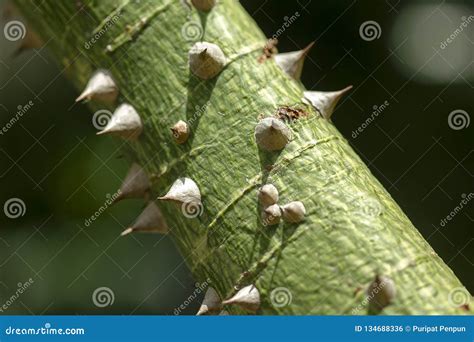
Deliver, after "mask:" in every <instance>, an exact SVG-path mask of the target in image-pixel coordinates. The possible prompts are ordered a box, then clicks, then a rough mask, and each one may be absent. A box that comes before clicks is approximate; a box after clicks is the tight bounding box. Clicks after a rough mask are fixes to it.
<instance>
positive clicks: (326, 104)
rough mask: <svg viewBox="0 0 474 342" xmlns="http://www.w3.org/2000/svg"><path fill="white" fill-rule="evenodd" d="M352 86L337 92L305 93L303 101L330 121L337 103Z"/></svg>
mask: <svg viewBox="0 0 474 342" xmlns="http://www.w3.org/2000/svg"><path fill="white" fill-rule="evenodd" d="M351 89H352V85H350V86H348V87H346V88H344V89H341V90H337V91H305V92H304V93H303V95H304V98H303V101H304V102H306V103H309V104H311V105H312V106H313V107H314V108H316V110H317V111H318V112H319V113H320V114H321V116H322V117H323V118H325V119H326V120H330V119H331V116H332V114H333V113H334V109H335V108H336V106H337V103H338V102H339V100H340V99H341V98H342V96H343V95H344V94H346V93H347V92H348V91H349V90H351Z"/></svg>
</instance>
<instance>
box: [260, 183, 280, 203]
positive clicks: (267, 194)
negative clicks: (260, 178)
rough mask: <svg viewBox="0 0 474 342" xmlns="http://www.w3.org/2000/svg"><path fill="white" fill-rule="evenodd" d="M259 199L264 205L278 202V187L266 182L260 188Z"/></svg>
mask: <svg viewBox="0 0 474 342" xmlns="http://www.w3.org/2000/svg"><path fill="white" fill-rule="evenodd" d="M258 200H259V201H260V204H261V205H262V206H263V207H265V208H266V207H268V206H270V205H272V204H276V203H277V202H278V189H277V188H276V187H275V186H274V185H273V184H265V185H263V186H262V187H261V188H260V189H258Z"/></svg>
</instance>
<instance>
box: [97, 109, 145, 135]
mask: <svg viewBox="0 0 474 342" xmlns="http://www.w3.org/2000/svg"><path fill="white" fill-rule="evenodd" d="M142 130H143V124H142V120H141V119H140V116H139V115H138V113H137V111H136V110H135V108H133V107H132V106H131V105H129V104H127V103H124V104H121V105H120V106H119V107H118V108H117V109H116V110H115V112H114V114H113V115H112V117H111V118H110V120H109V122H108V123H107V126H105V128H104V129H103V130H102V131H100V132H97V135H102V134H114V135H118V136H120V137H122V138H124V139H128V140H134V139H136V138H138V136H139V135H140V134H141V133H142Z"/></svg>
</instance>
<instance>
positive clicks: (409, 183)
mask: <svg viewBox="0 0 474 342" xmlns="http://www.w3.org/2000/svg"><path fill="white" fill-rule="evenodd" d="M0 3H1V4H3V5H4V4H5V2H4V1H3V2H0ZM241 3H242V5H243V6H244V7H246V9H247V10H248V11H249V13H250V14H251V15H252V16H253V17H254V18H255V20H256V21H257V23H258V24H259V25H260V27H261V28H262V29H263V31H264V32H265V34H266V35H267V36H268V37H271V36H272V35H274V34H275V33H276V32H277V31H278V30H279V29H280V28H281V27H282V25H284V23H285V22H287V21H288V18H291V16H294V15H295V13H298V15H297V16H296V17H297V20H296V21H294V22H293V23H292V24H291V25H288V27H285V31H284V32H283V34H281V35H280V36H279V38H278V39H279V44H278V49H279V51H280V52H286V51H290V50H295V49H301V48H302V47H304V46H306V45H307V44H308V43H309V42H311V41H316V45H315V47H314V48H313V49H312V51H311V52H310V55H309V58H308V60H307V61H306V64H305V69H304V73H303V77H302V81H303V83H304V84H305V85H306V87H307V88H309V89H313V90H336V89H341V88H343V87H345V86H346V85H348V84H353V85H354V89H353V90H352V92H351V93H350V96H348V97H346V98H345V99H343V100H342V101H341V104H340V106H339V107H338V109H337V111H336V113H335V114H334V116H333V122H334V124H335V125H336V126H337V127H338V128H339V130H340V131H341V132H342V133H343V134H344V136H345V137H346V138H347V139H348V140H349V142H350V143H351V144H352V146H353V147H354V148H355V150H356V151H357V152H358V153H359V155H360V156H361V157H362V158H363V159H364V160H365V161H366V162H367V164H368V165H369V167H370V168H371V170H372V171H373V173H374V174H375V176H376V177H377V178H378V179H379V180H380V182H382V183H383V184H384V186H385V187H386V188H387V189H388V190H389V192H390V193H391V194H392V196H393V197H394V198H395V200H396V201H397V202H398V203H399V204H400V206H401V207H402V208H403V210H404V211H405V212H406V214H407V215H408V216H409V217H410V219H411V220H412V221H413V222H414V224H415V226H416V227H418V229H419V230H420V232H421V233H422V234H423V235H424V236H425V238H426V239H427V240H428V241H429V243H430V244H431V245H432V246H433V248H434V249H435V251H436V252H437V253H438V254H439V255H440V256H441V257H442V258H443V259H444V260H445V262H446V263H448V264H449V266H450V267H451V268H452V269H453V271H454V272H455V273H456V275H457V276H458V277H459V278H460V279H461V281H462V282H463V283H464V284H465V285H466V286H467V287H468V289H469V290H470V291H471V293H472V292H473V290H474V277H473V276H472V275H473V253H472V250H473V246H474V244H473V220H474V213H473V210H472V208H473V203H472V202H473V201H471V202H469V203H468V205H467V206H464V207H463V209H462V210H460V211H459V212H458V213H457V214H456V215H455V217H453V218H452V220H450V221H448V222H447V223H446V224H441V220H442V219H443V218H445V217H446V216H447V215H449V214H450V212H451V211H452V210H453V209H454V208H455V207H456V206H458V205H459V203H460V202H461V200H462V199H463V197H462V196H463V195H465V196H468V195H469V194H470V193H473V192H474V186H473V185H474V183H473V171H474V168H473V166H474V155H473V154H472V151H473V142H474V140H473V126H474V124H470V125H466V122H465V123H464V126H465V127H464V128H462V129H453V128H451V127H450V125H449V120H448V117H449V114H450V113H451V112H453V111H455V110H463V111H464V112H465V113H466V114H467V117H466V116H465V115H464V114H463V115H464V118H465V119H466V120H470V118H471V117H472V115H474V106H473V101H472V96H473V95H474V92H473V89H474V66H473V63H474V19H473V20H472V21H471V22H470V23H469V24H467V26H466V27H463V31H462V32H461V33H456V37H455V38H454V39H453V41H452V42H451V43H449V44H447V46H445V47H444V48H443V47H442V43H443V42H444V41H445V40H446V39H447V38H448V37H449V36H450V35H452V34H453V32H455V31H456V29H458V28H459V27H460V25H461V24H462V23H463V22H465V21H466V20H468V19H469V17H470V16H472V15H474V7H473V4H472V1H422V0H417V1H414V0H413V1H409V2H408V1H405V2H401V1H395V0H392V1H389V0H387V1H382V0H381V1H369V0H363V1H356V0H353V1H345V0H338V1H315V0H313V1H311V0H298V1H277V0H273V1H270V0H268V1H255V0H242V1H241ZM5 12H6V13H4V14H5V15H4V17H3V18H2V21H1V23H2V25H1V27H2V28H3V27H4V25H5V24H6V23H7V22H8V21H9V20H11V17H9V12H11V8H10V7H8V6H7V7H6V11H5ZM12 14H13V18H15V19H19V20H21V17H18V16H17V15H16V14H15V12H14V11H13V13H12ZM367 21H375V22H376V23H377V24H378V28H376V29H377V32H376V36H378V38H376V39H373V40H370V39H363V37H362V36H361V33H360V31H359V29H360V27H361V25H362V24H363V23H365V22H367ZM17 46H18V42H11V41H9V40H7V39H5V37H4V35H1V36H0V126H4V125H5V124H6V123H7V122H9V121H10V119H11V118H12V117H13V116H14V115H15V113H16V112H17V110H18V106H23V107H24V106H25V104H27V103H28V102H29V101H32V102H33V106H32V107H31V109H29V110H28V111H26V113H25V114H24V115H23V116H22V117H21V119H20V120H19V121H18V122H16V123H15V124H14V125H13V126H12V127H11V128H10V129H8V130H7V132H5V133H4V134H2V135H0V186H1V198H0V202H1V204H2V206H3V204H4V203H5V202H6V201H7V200H9V199H10V198H19V199H21V200H22V201H23V202H24V203H25V211H24V215H23V216H21V217H19V218H15V219H12V218H9V217H7V216H6V215H3V213H2V215H0V306H1V305H2V304H3V303H4V302H5V301H6V300H7V299H8V298H9V297H11V296H12V295H13V294H14V293H15V291H17V288H18V284H19V283H21V284H24V283H25V282H27V281H28V280H29V279H30V278H32V279H33V281H34V283H33V284H32V285H31V286H30V287H29V288H28V289H27V290H26V291H25V292H24V293H23V294H22V295H21V296H20V297H19V298H18V300H15V301H14V303H13V304H12V305H11V306H9V308H8V310H5V312H3V314H5V313H6V314H129V313H134V314H173V313H174V310H175V309H176V308H177V307H179V306H180V305H181V304H183V303H184V302H185V301H186V299H187V298H188V297H189V296H194V295H197V296H198V297H200V294H198V293H197V292H196V287H195V285H196V284H195V282H194V280H193V278H192V276H191V274H190V273H189V270H188V269H187V268H186V266H185V265H184V263H183V261H182V259H181V257H180V256H179V254H178V252H177V250H176V249H175V247H174V245H173V243H172V241H171V240H170V239H169V238H167V237H162V236H158V235H133V236H132V237H127V238H120V237H119V233H120V232H121V231H122V230H123V229H125V228H126V227H127V226H128V225H129V224H131V223H132V222H133V221H134V219H135V218H136V217H137V215H138V214H139V213H140V211H141V210H142V208H143V202H142V201H140V200H127V201H123V202H120V203H118V204H116V205H115V206H113V207H111V208H108V209H107V210H106V211H105V212H104V213H103V214H102V215H101V216H100V217H99V219H98V220H96V221H95V222H94V223H93V224H92V225H90V226H89V227H85V225H84V220H85V219H86V218H88V217H90V216H91V215H92V214H93V213H94V212H95V211H96V210H97V209H98V208H99V207H100V206H102V205H104V203H105V201H106V200H107V196H110V194H112V193H114V192H115V191H116V190H117V189H118V187H119V185H120V183H121V179H122V178H123V177H124V175H125V173H126V172H127V169H128V166H129V165H128V162H127V161H126V160H125V159H124V158H123V156H122V155H121V154H120V151H119V150H117V146H118V143H119V142H117V141H116V140H114V139H112V138H108V137H100V138H99V137H96V136H95V133H96V129H95V128H94V127H93V125H92V122H91V117H92V114H91V112H90V110H89V109H88V107H87V106H85V105H83V104H75V103H74V99H75V98H76V97H77V95H78V92H77V91H76V90H75V89H73V88H72V86H71V85H70V84H69V82H68V81H67V79H66V78H65V77H64V73H63V70H62V67H60V66H59V65H58V64H57V63H56V62H55V61H54V60H53V59H52V57H51V55H50V53H49V52H48V51H47V49H41V50H35V51H26V52H23V53H22V54H20V55H19V56H17V57H14V56H13V54H14V51H15V49H16V48H17ZM386 102H387V103H388V106H386V108H385V109H384V110H383V111H382V112H381V113H380V114H379V115H377V116H376V118H375V120H374V121H373V122H371V123H370V125H368V126H367V127H366V128H365V129H364V130H363V132H361V133H360V134H358V135H355V134H354V133H353V132H354V131H355V130H357V128H358V127H360V126H361V125H362V123H364V122H365V121H366V120H367V118H368V117H370V116H371V113H372V112H373V111H374V108H375V107H374V106H378V108H380V105H381V104H384V103H386ZM458 128H459V127H458ZM100 287H108V288H110V289H111V290H112V292H113V296H114V302H113V304H112V305H109V306H107V307H104V308H101V307H97V306H96V305H94V303H93V301H92V294H93V292H94V291H95V290H96V289H97V288H100ZM315 304H317V303H315ZM198 306H199V298H197V299H194V300H191V301H190V303H189V305H186V308H185V309H184V310H183V311H182V313H184V314H194V313H195V312H196V309H197V307H198ZM0 313H1V312H0Z"/></svg>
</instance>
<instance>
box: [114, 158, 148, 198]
mask: <svg viewBox="0 0 474 342" xmlns="http://www.w3.org/2000/svg"><path fill="white" fill-rule="evenodd" d="M149 190H150V181H149V179H148V176H147V174H146V173H145V171H144V170H143V169H142V167H141V166H140V165H138V164H137V163H133V164H132V166H131V167H130V169H129V170H128V173H127V175H126V176H125V179H124V180H123V182H122V185H121V186H120V190H119V195H118V196H117V198H116V199H115V202H118V201H120V200H122V199H125V198H143V197H145V196H146V195H147V193H148V191H149Z"/></svg>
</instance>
